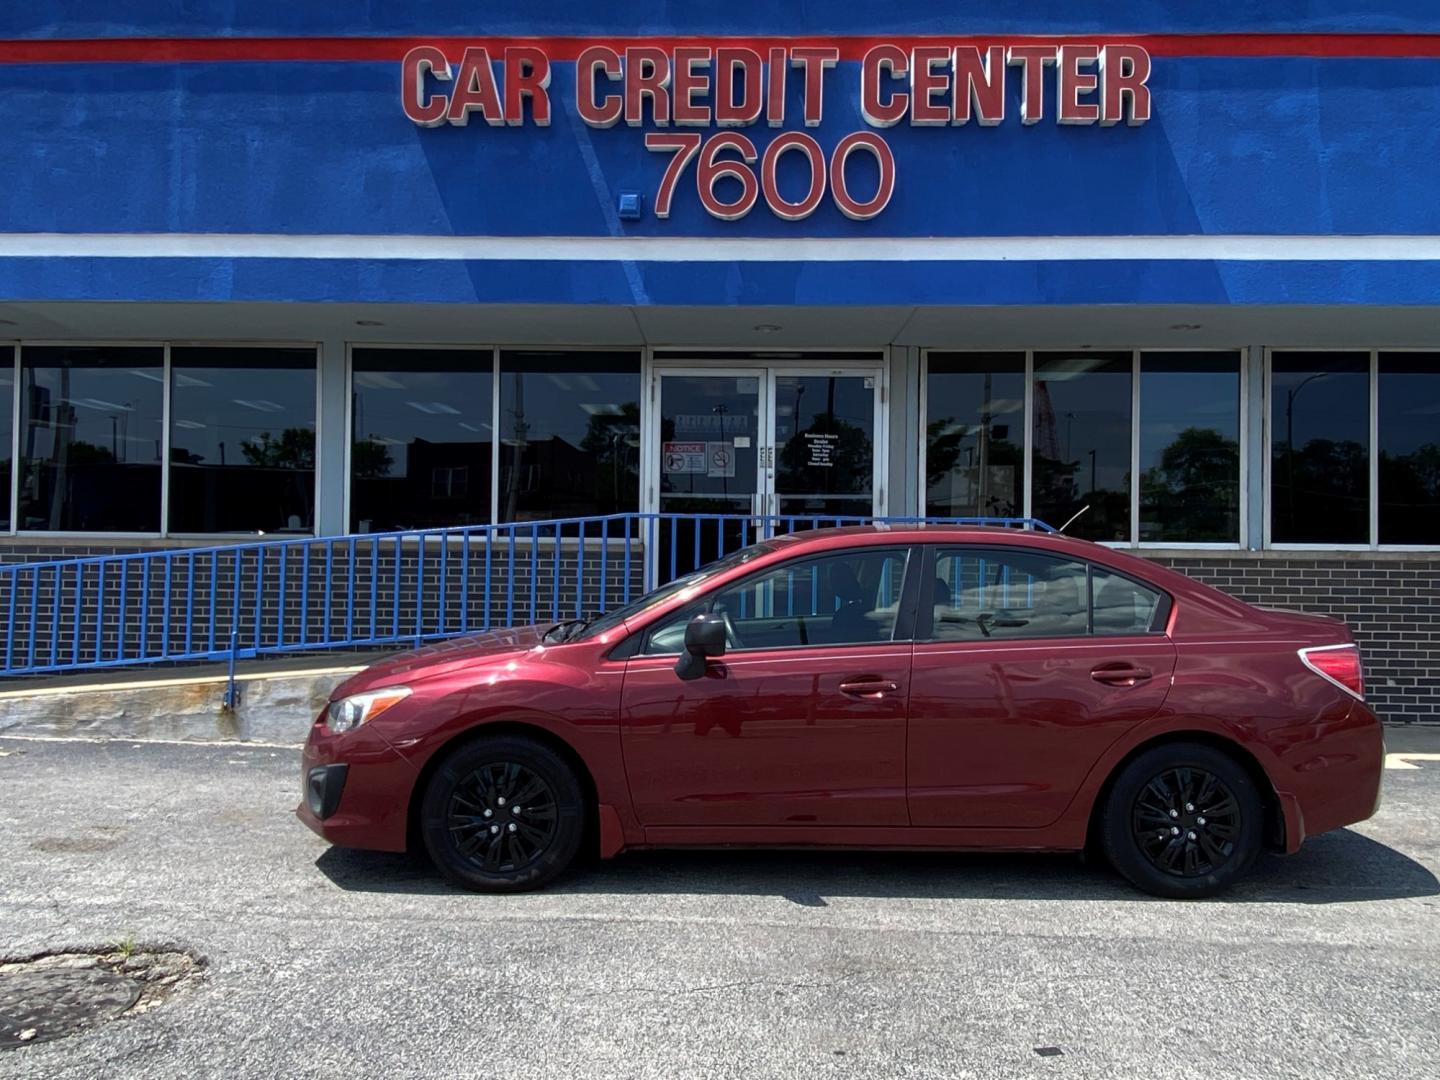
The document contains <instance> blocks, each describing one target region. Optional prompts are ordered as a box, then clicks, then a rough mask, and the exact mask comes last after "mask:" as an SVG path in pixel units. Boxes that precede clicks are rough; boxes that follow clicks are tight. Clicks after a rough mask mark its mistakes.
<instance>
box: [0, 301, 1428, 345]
mask: <svg viewBox="0 0 1440 1080" xmlns="http://www.w3.org/2000/svg"><path fill="white" fill-rule="evenodd" d="M0 320H4V321H3V322H0V339H10V338H21V339H28V340H80V339H86V340H112V341H114V340H169V341H183V340H196V341H226V340H228V341H281V340H283V341H345V342H377V343H404V342H416V343H437V344H496V343H498V344H502V345H507V344H515V345H552V346H554V345H596V346H605V345H612V346H624V345H630V346H634V345H645V344H649V345H656V346H670V347H684V346H687V345H693V346H697V347H705V348H729V349H765V350H770V349H776V348H783V349H804V348H821V349H823V348H874V347H878V346H883V345H891V344H894V345H916V346H929V347H933V348H952V349H996V348H1009V349H1015V348H1027V347H1029V348H1078V347H1082V346H1090V347H1091V348H1130V347H1155V348H1164V347H1185V348H1207V347H1231V346H1239V345H1275V346H1290V347H1316V348H1342V347H1349V348H1369V347H1404V346H1436V347H1440V308H1434V307H1424V308H1422V307H1385V308H1381V307H1358V306H1355V307H1221V306H1211V307H1203V306H1200V307H1197V306H1183V307H1182V306H1166V307H1158V306H1146V307H1140V306H1123V305H1109V306H1096V307H986V308H981V307H788V308H781V307H724V306H714V307H645V308H632V307H615V306H599V305H596V306H586V305H525V304H513V305H479V304H471V305H465V304H281V303H263V304H259V303H257V304H209V303H205V304H152V303H36V304H0Z"/></svg>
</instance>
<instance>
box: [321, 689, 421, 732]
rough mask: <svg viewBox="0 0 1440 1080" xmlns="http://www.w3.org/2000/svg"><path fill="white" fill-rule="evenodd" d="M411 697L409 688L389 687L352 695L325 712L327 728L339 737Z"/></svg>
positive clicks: (331, 705)
mask: <svg viewBox="0 0 1440 1080" xmlns="http://www.w3.org/2000/svg"><path fill="white" fill-rule="evenodd" d="M409 696H410V688H409V687H408V686H387V687H385V689H383V690H370V691H367V692H366V693H363V694H351V695H350V696H349V697H347V698H341V699H340V700H339V701H332V702H331V703H330V708H329V709H327V710H326V711H325V726H326V727H328V728H329V729H330V730H331V732H332V733H334V734H336V735H339V734H340V733H341V732H342V731H350V730H351V729H353V728H357V727H359V726H360V725H361V724H364V723H366V722H368V721H370V720H374V719H375V717H377V716H379V715H380V714H381V713H383V712H384V711H385V710H386V709H388V708H390V707H391V706H392V705H398V704H400V702H402V701H404V700H405V699H406V698H407V697H409Z"/></svg>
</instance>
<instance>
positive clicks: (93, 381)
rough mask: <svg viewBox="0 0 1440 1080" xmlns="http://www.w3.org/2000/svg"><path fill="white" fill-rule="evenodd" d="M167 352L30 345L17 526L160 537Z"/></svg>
mask: <svg viewBox="0 0 1440 1080" xmlns="http://www.w3.org/2000/svg"><path fill="white" fill-rule="evenodd" d="M164 362H165V353H164V350H163V349H159V348H136V347H109V346H87V347H70V346H63V347H62V346H44V347H37V346H28V347H26V348H25V349H23V350H22V353H21V372H20V394H21V398H20V408H21V420H20V424H21V428H20V430H21V438H20V510H19V527H20V528H21V529H36V530H75V531H82V532H158V531H159V530H160V461H161V446H162V443H163V435H164V432H163V428H162V420H161V412H162V409H163V407H164V396H165V395H164V389H165V387H164V383H165V376H164Z"/></svg>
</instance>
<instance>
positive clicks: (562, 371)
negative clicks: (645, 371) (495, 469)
mask: <svg viewBox="0 0 1440 1080" xmlns="http://www.w3.org/2000/svg"><path fill="white" fill-rule="evenodd" d="M639 476H640V356H639V354H638V353H633V352H544V351H534V350H527V351H513V352H502V353H501V354H500V520H501V521H533V520H536V519H545V518H569V517H588V516H592V515H599V514H615V513H633V512H634V511H636V510H638V509H639V504H640V482H639Z"/></svg>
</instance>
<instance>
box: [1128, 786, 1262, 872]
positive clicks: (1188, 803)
mask: <svg viewBox="0 0 1440 1080" xmlns="http://www.w3.org/2000/svg"><path fill="white" fill-rule="evenodd" d="M1130 828H1131V832H1132V834H1133V835H1134V837H1135V846H1136V847H1138V848H1139V849H1140V850H1141V851H1142V852H1144V854H1145V857H1146V858H1148V859H1149V860H1150V862H1151V864H1152V865H1154V866H1155V867H1157V868H1158V869H1160V870H1163V871H1164V872H1165V873H1167V874H1174V875H1175V876H1177V877H1182V878H1194V877H1202V876H1204V875H1206V874H1211V873H1214V872H1215V871H1216V870H1219V869H1220V867H1222V866H1224V865H1225V862H1226V860H1227V859H1229V858H1230V857H1231V856H1232V855H1234V854H1235V838H1236V836H1238V835H1239V832H1240V805H1239V804H1238V803H1237V802H1236V801H1235V795H1234V793H1233V792H1231V790H1230V789H1229V788H1228V787H1226V786H1225V783H1224V781H1222V780H1221V779H1220V778H1219V777H1218V776H1216V775H1215V774H1214V773H1210V772H1206V771H1205V770H1204V769H1197V768H1186V767H1184V766H1181V767H1178V768H1174V769H1167V770H1166V771H1164V772H1162V773H1161V774H1160V775H1158V776H1156V777H1155V778H1154V779H1153V780H1151V781H1150V782H1149V783H1148V784H1146V785H1145V786H1144V787H1143V788H1141V789H1140V795H1139V797H1137V798H1136V800H1135V806H1134V809H1133V811H1132V812H1131V819H1130Z"/></svg>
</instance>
